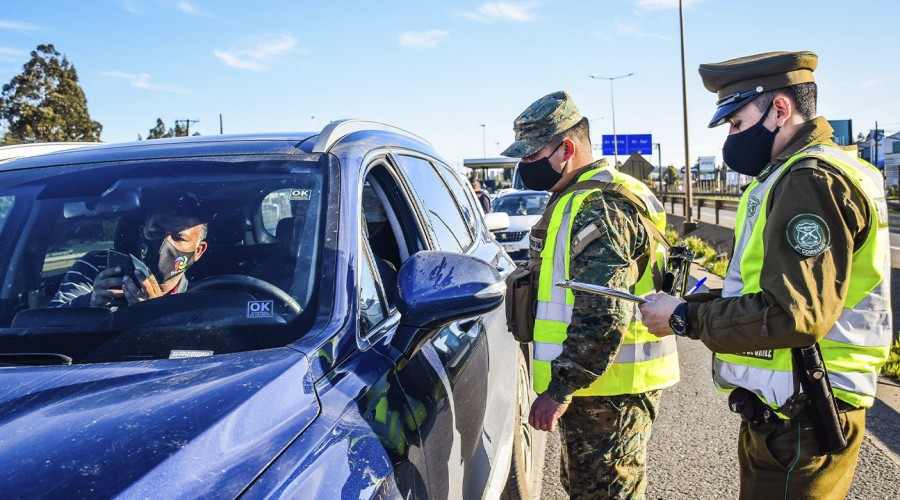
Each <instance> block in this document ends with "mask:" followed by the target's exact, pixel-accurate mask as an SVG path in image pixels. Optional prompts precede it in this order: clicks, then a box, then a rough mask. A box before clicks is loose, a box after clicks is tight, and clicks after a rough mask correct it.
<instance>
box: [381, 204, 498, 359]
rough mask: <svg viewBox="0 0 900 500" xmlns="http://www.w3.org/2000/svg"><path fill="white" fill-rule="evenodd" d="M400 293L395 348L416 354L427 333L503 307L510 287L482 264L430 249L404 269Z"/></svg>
mask: <svg viewBox="0 0 900 500" xmlns="http://www.w3.org/2000/svg"><path fill="white" fill-rule="evenodd" d="M504 215H505V214H504ZM397 292H398V293H397V309H398V310H399V311H400V315H401V320H400V329H399V331H398V332H397V335H396V336H395V340H394V342H393V343H394V345H395V347H397V348H398V349H401V350H403V351H404V352H411V350H412V349H413V348H414V347H415V346H416V345H418V343H419V342H420V341H421V340H422V336H423V335H424V334H425V332H427V331H429V330H433V329H436V328H440V327H442V326H444V325H446V324H448V323H450V322H453V321H456V320H458V319H463V318H469V317H472V316H476V315H478V314H483V313H486V312H488V311H491V310H493V309H494V308H496V307H498V306H499V305H500V304H502V303H503V298H504V295H505V294H506V282H504V281H503V279H502V278H501V277H500V273H498V272H497V270H496V269H494V267H493V266H491V265H490V264H488V263H487V262H485V261H483V260H481V259H478V258H475V257H470V256H468V255H461V254H457V253H450V252H439V251H431V250H424V251H421V252H418V253H416V254H415V255H413V256H412V257H410V258H409V259H407V261H406V262H405V263H404V264H403V266H401V267H400V271H399V273H398V274H397Z"/></svg>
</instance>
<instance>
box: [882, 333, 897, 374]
mask: <svg viewBox="0 0 900 500" xmlns="http://www.w3.org/2000/svg"><path fill="white" fill-rule="evenodd" d="M881 373H883V374H885V375H887V376H889V377H894V378H895V379H897V380H900V339H898V340H897V341H896V342H894V345H892V346H891V352H890V354H888V360H887V363H885V364H884V366H883V367H882V368H881Z"/></svg>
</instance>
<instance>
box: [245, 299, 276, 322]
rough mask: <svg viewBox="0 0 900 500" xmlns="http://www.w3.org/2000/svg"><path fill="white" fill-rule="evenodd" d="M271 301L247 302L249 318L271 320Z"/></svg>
mask: <svg viewBox="0 0 900 500" xmlns="http://www.w3.org/2000/svg"><path fill="white" fill-rule="evenodd" d="M272 305H273V302H272V301H271V300H251V301H250V302H247V317H248V318H271V317H272Z"/></svg>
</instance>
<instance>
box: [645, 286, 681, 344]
mask: <svg viewBox="0 0 900 500" xmlns="http://www.w3.org/2000/svg"><path fill="white" fill-rule="evenodd" d="M645 298H646V299H647V300H648V301H649V302H645V303H643V304H640V305H638V308H640V310H641V323H643V324H644V326H646V327H647V330H649V331H650V333H652V334H653V335H656V336H657V337H665V336H666V335H673V334H674V333H675V332H673V331H672V327H671V326H669V318H670V317H672V313H673V312H675V308H676V307H678V305H679V304H681V303H682V302H684V299H682V298H679V297H673V296H671V295H666V294H664V293H654V294H653V295H648V296H647V297H645Z"/></svg>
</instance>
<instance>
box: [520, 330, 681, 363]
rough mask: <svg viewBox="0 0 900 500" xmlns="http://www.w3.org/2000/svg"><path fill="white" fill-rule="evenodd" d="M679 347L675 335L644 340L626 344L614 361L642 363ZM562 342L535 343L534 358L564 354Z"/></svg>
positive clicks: (545, 359)
mask: <svg viewBox="0 0 900 500" xmlns="http://www.w3.org/2000/svg"><path fill="white" fill-rule="evenodd" d="M677 350H678V348H677V346H676V344H675V338H674V337H671V336H670V337H666V338H665V339H663V340H661V341H659V342H642V343H638V344H625V345H623V346H622V347H621V348H620V349H619V352H618V353H617V354H616V358H615V360H614V361H613V362H614V363H641V362H643V361H651V360H654V359H659V358H664V357H666V356H669V355H671V354H675V353H676V352H677ZM562 351H563V346H562V344H554V343H551V342H535V343H534V359H536V360H538V361H553V360H554V359H556V358H557V357H559V355H560V354H562Z"/></svg>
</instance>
